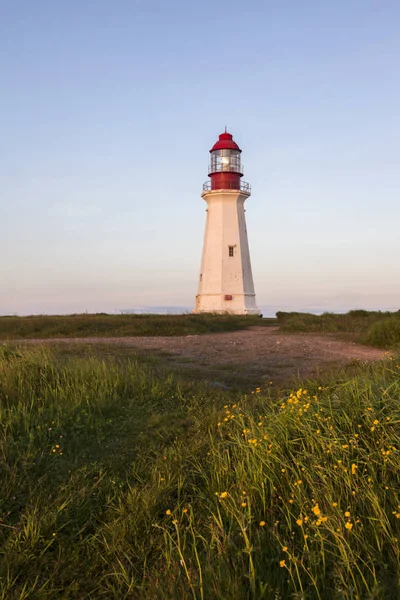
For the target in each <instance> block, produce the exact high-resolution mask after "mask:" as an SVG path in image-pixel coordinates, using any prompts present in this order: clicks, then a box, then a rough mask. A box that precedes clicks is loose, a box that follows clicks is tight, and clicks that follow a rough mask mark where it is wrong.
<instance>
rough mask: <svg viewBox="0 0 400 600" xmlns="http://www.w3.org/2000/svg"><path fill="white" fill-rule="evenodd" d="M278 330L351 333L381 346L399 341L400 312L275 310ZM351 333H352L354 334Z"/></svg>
mask: <svg viewBox="0 0 400 600" xmlns="http://www.w3.org/2000/svg"><path fill="white" fill-rule="evenodd" d="M276 316H277V320H278V324H279V325H280V326H281V329H282V331H287V332H290V333H299V332H304V333H306V332H310V333H340V334H353V337H354V338H355V339H357V341H360V342H363V343H367V344H370V345H373V346H379V347H381V348H393V347H396V346H398V345H400V312H380V311H366V310H351V311H349V312H348V313H346V314H336V313H324V314H322V315H313V314H310V313H296V312H293V313H285V312H278V313H277V314H276ZM354 334H355V335H354Z"/></svg>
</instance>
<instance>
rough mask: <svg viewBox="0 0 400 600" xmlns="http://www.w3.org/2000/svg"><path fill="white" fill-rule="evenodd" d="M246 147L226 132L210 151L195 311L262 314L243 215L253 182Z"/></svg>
mask: <svg viewBox="0 0 400 600" xmlns="http://www.w3.org/2000/svg"><path fill="white" fill-rule="evenodd" d="M241 152H242V151H241V149H240V148H239V146H238V145H237V144H236V142H234V141H233V138H232V135H231V134H230V133H227V132H226V131H225V133H221V135H220V136H219V140H218V141H217V142H216V144H214V146H213V147H212V148H211V150H210V154H211V164H210V167H209V171H208V174H209V177H210V180H209V181H207V182H206V183H205V184H204V185H203V193H202V195H201V197H202V198H204V200H205V201H206V202H207V221H206V231H205V234H204V244H203V257H202V261H201V270H200V278H199V288H198V294H197V296H196V308H195V309H194V311H193V312H195V313H230V314H234V315H259V314H260V311H259V310H258V308H257V305H256V295H255V292H254V284H253V275H252V272H251V263H250V252H249V243H248V240H247V229H246V219H245V215H244V213H245V210H244V203H245V200H246V199H247V198H248V197H249V196H250V185H249V184H248V183H245V182H244V181H241V177H242V176H243V167H242V165H241V160H240V154H241Z"/></svg>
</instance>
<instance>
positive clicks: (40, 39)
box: [0, 0, 400, 314]
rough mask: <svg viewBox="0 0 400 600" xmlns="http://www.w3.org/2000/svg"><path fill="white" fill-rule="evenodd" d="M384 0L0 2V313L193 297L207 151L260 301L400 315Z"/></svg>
mask: <svg viewBox="0 0 400 600" xmlns="http://www.w3.org/2000/svg"><path fill="white" fill-rule="evenodd" d="M399 63H400V3H399V2H398V0H380V1H378V0H375V1H372V0H338V1H336V2H322V1H321V0H302V1H301V2H299V1H298V0H280V1H279V2H278V1H274V2H272V1H269V0H263V1H258V0H255V1H251V2H248V3H244V2H242V1H241V2H238V1H236V0H231V1H230V2H229V3H216V2H211V1H209V0H203V1H202V2H200V3H190V2H181V1H176V0H171V1H170V2H164V1H160V0H157V1H152V0H146V1H144V0H142V1H140V2H139V1H136V0H129V1H128V0H114V1H113V2H111V1H106V0H97V1H93V0H92V1H89V2H82V1H81V0H79V1H78V0H68V2H67V1H66V0H59V1H58V2H54V1H50V0H46V1H45V0H35V2H32V1H31V0H29V1H28V0H3V2H2V3H0V73H1V80H0V81H1V83H0V88H1V93H0V121H1V135H0V209H1V212H0V215H1V217H0V257H1V259H0V314H10V313H18V314H30V313H38V312H43V313H57V312H74V311H85V310H88V311H114V310H119V309H123V308H127V307H134V306H138V305H140V306H143V305H158V306H160V305H164V306H165V305H180V306H191V305H193V304H194V296H195V294H196V287H197V279H198V272H199V267H200V258H201V248H202V239H203V232H204V224H205V203H204V201H203V200H202V199H201V197H200V194H201V189H202V184H203V182H204V181H205V180H206V178H207V165H208V158H209V155H208V151H209V149H210V147H211V146H212V144H213V143H214V141H215V140H216V139H217V137H218V134H219V133H220V132H221V131H222V130H223V128H224V126H225V124H226V125H227V126H228V129H229V131H230V132H231V133H232V134H233V135H234V137H235V139H236V140H237V142H238V143H239V145H240V146H241V147H242V149H243V155H242V159H243V163H244V165H245V177H244V179H245V180H247V181H249V182H250V183H251V184H252V196H251V198H250V199H249V200H248V201H247V212H246V217H247V224H248V232H249V239H250V248H251V256H252V264H253V275H254V280H255V286H256V292H257V298H258V303H259V304H260V305H261V306H266V307H269V308H267V312H268V310H269V311H270V312H273V311H274V310H275V309H279V308H281V309H284V310H318V309H319V310H324V309H329V310H345V309H348V308H355V307H363V308H382V309H395V308H400V268H399V263H400V259H399V257H400V235H399V226H400V170H399V143H400V116H399V115H400V111H399V106H400V78H399Z"/></svg>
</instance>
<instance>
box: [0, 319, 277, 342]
mask: <svg viewBox="0 0 400 600" xmlns="http://www.w3.org/2000/svg"><path fill="white" fill-rule="evenodd" d="M275 322H276V320H275V319H260V318H259V317H256V316H231V315H191V314H187V315H129V314H128V315H107V314H77V315H54V316H53V315H52V316H50V315H34V316H28V317H16V316H5V317H0V339H3V340H10V339H12V340H15V339H27V338H40V339H45V338H57V337H126V336H141V335H143V336H157V335H160V336H176V335H194V334H202V333H220V332H224V331H236V330H238V329H246V328H247V327H250V326H252V325H258V326H260V325H263V326H268V325H270V324H274V323H275Z"/></svg>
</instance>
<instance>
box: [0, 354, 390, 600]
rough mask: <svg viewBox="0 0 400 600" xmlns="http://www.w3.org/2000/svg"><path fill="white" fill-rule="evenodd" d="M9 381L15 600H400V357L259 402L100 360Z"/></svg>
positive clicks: (149, 368) (18, 363)
mask: <svg viewBox="0 0 400 600" xmlns="http://www.w3.org/2000/svg"><path fill="white" fill-rule="evenodd" d="M90 352H92V353H94V352H95V349H91V350H90ZM0 373H1V378H0V416H1V418H0V477H1V481H0V489H1V494H0V553H1V559H0V598H1V599H2V600H6V599H7V600H17V599H18V600H20V599H28V598H29V599H36V598H37V599H39V600H41V599H46V600H47V599H51V600H54V599H57V598H63V599H79V600H84V599H97V598H107V599H118V600H120V599H121V598H126V599H140V600H150V599H152V600H153V599H161V600H163V599H165V600H167V599H168V600H169V599H175V598H179V599H183V600H184V599H186V598H187V599H206V600H226V599H229V600H243V599H249V600H250V599H251V600H256V599H257V600H258V599H260V598H266V599H271V600H273V599H274V600H275V599H278V598H282V599H283V598H299V599H300V598H307V600H308V599H311V600H313V599H314V598H315V599H318V598H321V599H325V598H326V599H329V600H336V599H337V600H339V599H340V600H342V599H343V598H344V599H353V598H357V597H358V598H371V599H372V598H385V599H392V600H397V599H398V598H399V596H400V570H399V564H400V561H399V559H400V550H399V538H400V506H399V505H400V500H399V496H398V492H399V472H400V428H399V424H400V406H399V397H400V366H399V364H398V363H397V361H396V360H388V361H387V362H385V363H377V364H375V365H372V366H365V365H364V366H362V365H358V366H357V365H352V366H351V367H350V368H349V369H348V370H342V371H340V372H337V373H336V376H335V377H334V378H332V379H331V380H328V379H326V380H325V381H323V382H322V381H320V382H318V381H309V382H303V383H302V384H299V385H298V386H296V388H294V389H292V390H287V389H284V388H281V389H275V386H274V385H270V384H269V382H268V385H266V386H265V388H261V389H260V388H257V389H255V390H253V391H251V390H249V392H248V393H247V394H238V393H235V392H230V391H225V390H212V389H211V388H210V387H209V386H207V385H205V384H201V383H193V382H191V381H185V380H182V379H178V378H176V377H173V376H171V375H169V374H168V373H166V372H164V371H163V368H162V366H158V368H156V366H155V365H154V364H153V365H150V364H148V363H147V362H146V361H145V360H144V359H140V360H139V359H137V360H133V359H132V358H131V357H129V358H127V357H125V358H124V359H123V360H121V359H119V358H118V357H116V356H110V357H108V358H107V360H106V361H102V360H99V359H98V358H97V357H96V356H95V355H94V354H93V355H92V356H90V354H89V350H87V349H86V350H85V351H84V353H82V354H81V355H79V356H77V357H76V356H71V355H70V353H68V352H64V353H58V351H57V350H49V349H42V348H25V349H24V348H21V349H18V348H12V347H7V346H3V347H2V348H1V349H0Z"/></svg>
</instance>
